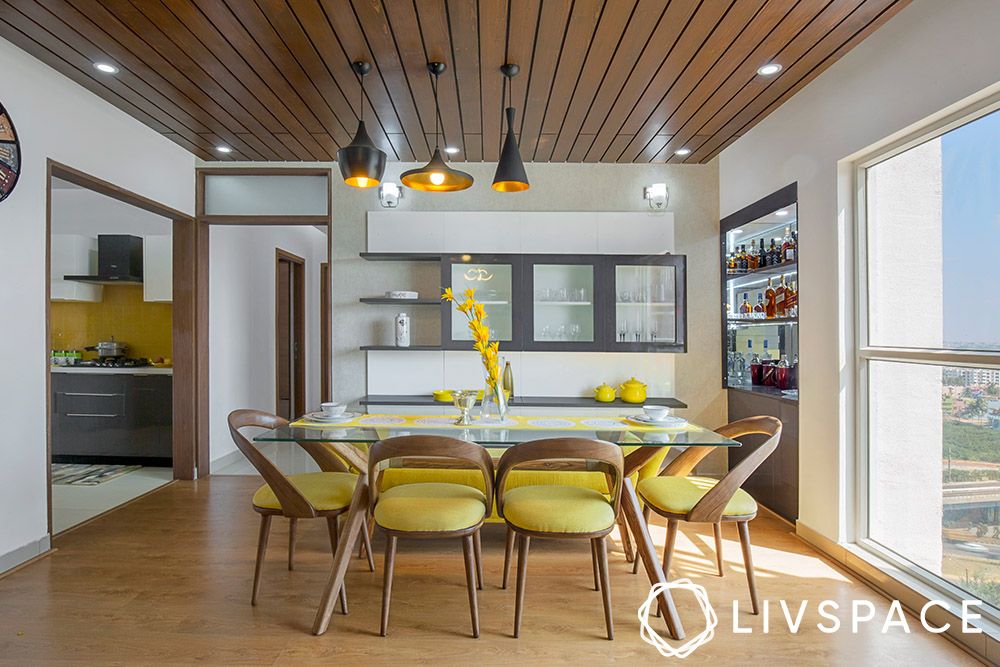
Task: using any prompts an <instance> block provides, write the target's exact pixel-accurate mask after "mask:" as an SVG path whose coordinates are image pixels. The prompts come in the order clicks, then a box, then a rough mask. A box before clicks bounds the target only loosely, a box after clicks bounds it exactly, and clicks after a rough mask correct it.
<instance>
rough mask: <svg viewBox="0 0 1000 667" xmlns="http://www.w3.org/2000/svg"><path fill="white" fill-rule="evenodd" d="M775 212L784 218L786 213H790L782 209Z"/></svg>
mask: <svg viewBox="0 0 1000 667" xmlns="http://www.w3.org/2000/svg"><path fill="white" fill-rule="evenodd" d="M774 214H775V215H777V216H779V217H781V218H783V217H785V216H786V215H788V211H786V210H784V209H782V210H780V211H775V212H774Z"/></svg>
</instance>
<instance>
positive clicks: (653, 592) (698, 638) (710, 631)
mask: <svg viewBox="0 0 1000 667" xmlns="http://www.w3.org/2000/svg"><path fill="white" fill-rule="evenodd" d="M667 590H669V591H678V590H685V591H691V592H692V593H694V597H695V599H696V600H697V601H698V606H699V607H701V611H702V613H704V614H705V629H704V630H702V631H701V632H699V633H698V634H697V635H695V636H694V637H691V638H690V639H688V640H687V641H686V642H684V643H683V644H681V645H680V646H671V645H670V644H668V643H667V640H666V639H664V638H663V637H661V636H660V635H659V634H657V632H656V630H654V629H653V628H652V626H650V624H649V610H650V609H654V608H656V605H657V602H656V601H657V598H659V597H660V594H661V593H663V591H667ZM718 624H719V617H718V616H716V615H715V609H714V608H713V607H712V603H711V602H709V601H708V591H706V590H705V587H704V586H700V585H698V584H696V583H694V582H693V581H691V580H690V579H675V580H674V581H669V582H667V583H665V584H654V585H653V587H652V588H650V589H649V596H648V597H647V598H646V601H645V602H643V603H642V605H640V606H639V625H640V629H639V634H640V636H641V637H642V641H644V642H646V643H647V644H649V645H651V646H652V647H653V648H655V649H656V650H657V651H659V652H660V655H662V656H663V657H664V658H686V657H688V656H689V655H691V654H692V653H694V652H695V650H696V649H697V648H698V647H699V646H701V645H703V644H707V643H708V642H710V641H712V639H713V638H714V637H715V628H716V626H717V625H718Z"/></svg>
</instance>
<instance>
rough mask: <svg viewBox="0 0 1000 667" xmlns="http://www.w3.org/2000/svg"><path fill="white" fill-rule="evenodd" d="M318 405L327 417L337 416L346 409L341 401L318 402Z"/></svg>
mask: <svg viewBox="0 0 1000 667" xmlns="http://www.w3.org/2000/svg"><path fill="white" fill-rule="evenodd" d="M319 407H320V408H321V409H322V410H323V414H324V415H325V416H327V417H330V418H333V417H339V416H341V415H342V414H344V412H345V411H346V410H347V406H346V405H344V404H343V403H320V405H319Z"/></svg>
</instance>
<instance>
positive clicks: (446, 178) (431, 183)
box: [399, 63, 473, 192]
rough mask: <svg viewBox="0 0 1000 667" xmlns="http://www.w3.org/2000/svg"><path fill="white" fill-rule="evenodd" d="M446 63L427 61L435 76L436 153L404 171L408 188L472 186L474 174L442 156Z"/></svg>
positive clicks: (427, 189)
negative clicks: (441, 90) (440, 98)
mask: <svg viewBox="0 0 1000 667" xmlns="http://www.w3.org/2000/svg"><path fill="white" fill-rule="evenodd" d="M444 70H445V64H444V63H427V71H428V72H430V73H431V76H432V77H434V78H433V79H432V82H433V84H434V155H432V156H431V161H430V162H428V163H427V164H425V165H424V166H423V167H420V168H418V169H410V170H409V171H404V172H403V175H402V176H400V177H399V178H400V180H401V181H402V182H403V185H405V186H406V187H408V188H413V189H414V190H423V191H424V192H455V191H457V190H466V189H468V188H471V187H472V182H473V181H472V176H471V175H470V174H467V173H465V172H464V171H459V170H458V169H452V168H451V167H449V166H448V164H447V163H446V162H445V161H444V158H443V157H442V156H441V148H440V142H439V138H440V135H439V134H438V126H439V125H440V122H441V107H440V106H439V105H438V77H439V76H441V75H442V74H443V73H444Z"/></svg>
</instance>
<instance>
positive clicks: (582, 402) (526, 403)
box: [358, 394, 687, 410]
mask: <svg viewBox="0 0 1000 667" xmlns="http://www.w3.org/2000/svg"><path fill="white" fill-rule="evenodd" d="M645 402H646V403H652V404H654V405H666V406H667V407H670V408H678V409H679V408H686V407H687V404H686V403H683V402H681V401H678V400H677V399H676V398H659V397H654V396H650V397H649V398H648V399H646V401H645ZM358 403H359V404H360V405H411V406H421V407H441V406H449V405H451V403H445V402H442V401H435V400H434V397H433V396H430V395H426V394H424V395H417V396H413V395H410V396H406V395H400V394H380V395H368V396H362V397H361V398H360V399H358ZM510 406H511V407H513V408H516V407H525V408H616V409H619V410H621V409H622V408H641V407H642V404H641V403H626V402H625V401H623V400H621V399H620V398H617V399H615V400H614V401H613V402H611V403H600V402H598V401H596V400H594V399H593V398H590V397H588V396H515V397H514V398H512V399H511V400H510Z"/></svg>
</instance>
